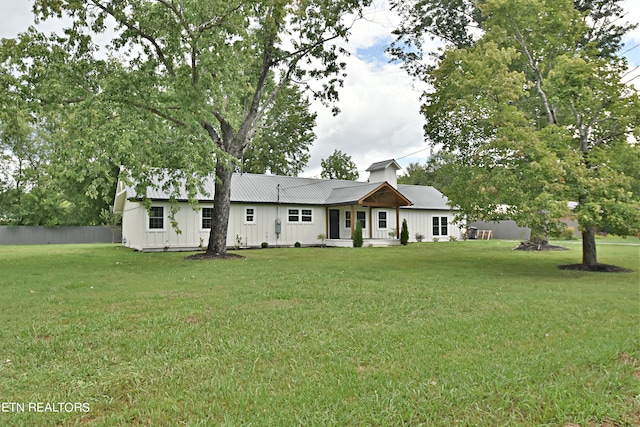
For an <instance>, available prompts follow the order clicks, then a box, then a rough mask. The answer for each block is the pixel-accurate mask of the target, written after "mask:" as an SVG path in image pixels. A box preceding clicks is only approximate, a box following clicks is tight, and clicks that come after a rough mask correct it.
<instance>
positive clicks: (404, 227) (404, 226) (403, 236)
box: [400, 219, 409, 246]
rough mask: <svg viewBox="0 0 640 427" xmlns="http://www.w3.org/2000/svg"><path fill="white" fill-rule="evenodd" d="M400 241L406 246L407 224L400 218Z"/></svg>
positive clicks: (407, 240) (407, 237)
mask: <svg viewBox="0 0 640 427" xmlns="http://www.w3.org/2000/svg"><path fill="white" fill-rule="evenodd" d="M400 243H402V244H403V245H405V246H406V244H407V243H409V226H408V225H407V220H406V219H404V220H402V231H401V232H400Z"/></svg>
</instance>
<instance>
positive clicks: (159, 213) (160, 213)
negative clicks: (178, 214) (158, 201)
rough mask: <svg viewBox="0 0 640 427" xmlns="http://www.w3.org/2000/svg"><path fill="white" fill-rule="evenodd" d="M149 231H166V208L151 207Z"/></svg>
mask: <svg viewBox="0 0 640 427" xmlns="http://www.w3.org/2000/svg"><path fill="white" fill-rule="evenodd" d="M149 230H164V208H163V207H162V206H151V210H150V211H149Z"/></svg>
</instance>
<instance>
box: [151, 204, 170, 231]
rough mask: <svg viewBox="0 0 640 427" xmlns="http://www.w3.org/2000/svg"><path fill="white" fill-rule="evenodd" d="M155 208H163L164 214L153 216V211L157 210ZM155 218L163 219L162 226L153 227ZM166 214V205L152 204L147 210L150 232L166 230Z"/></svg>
mask: <svg viewBox="0 0 640 427" xmlns="http://www.w3.org/2000/svg"><path fill="white" fill-rule="evenodd" d="M154 209H162V216H152V213H154V214H155V212H153V210H154ZM152 219H155V220H158V219H161V220H162V227H152V226H151V220H152ZM166 223H167V220H166V214H165V209H164V206H158V205H156V206H151V207H150V208H149V210H148V211H147V231H150V232H162V231H166Z"/></svg>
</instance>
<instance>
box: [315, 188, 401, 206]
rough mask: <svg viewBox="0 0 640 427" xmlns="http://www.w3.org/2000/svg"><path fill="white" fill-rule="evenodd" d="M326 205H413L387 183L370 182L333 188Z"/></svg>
mask: <svg viewBox="0 0 640 427" xmlns="http://www.w3.org/2000/svg"><path fill="white" fill-rule="evenodd" d="M326 204H327V205H352V204H357V205H367V206H373V207H397V206H411V205H412V204H413V203H412V202H411V201H410V200H409V199H407V198H406V197H405V196H404V195H402V193H400V192H399V191H398V190H396V189H395V188H393V187H392V186H391V185H390V184H389V183H388V182H383V183H379V182H370V183H362V184H361V185H358V186H350V187H342V188H335V189H334V190H333V191H332V192H331V195H330V196H329V197H328V198H327V200H326Z"/></svg>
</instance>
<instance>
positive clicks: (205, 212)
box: [202, 208, 213, 230]
mask: <svg viewBox="0 0 640 427" xmlns="http://www.w3.org/2000/svg"><path fill="white" fill-rule="evenodd" d="M212 221H213V208H202V229H203V230H209V229H211V224H212Z"/></svg>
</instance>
